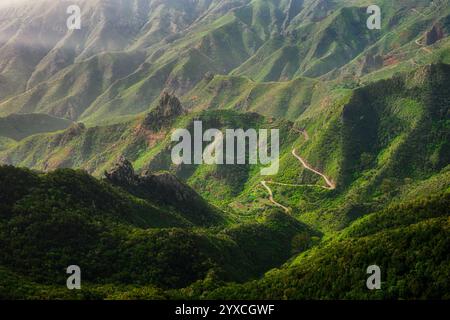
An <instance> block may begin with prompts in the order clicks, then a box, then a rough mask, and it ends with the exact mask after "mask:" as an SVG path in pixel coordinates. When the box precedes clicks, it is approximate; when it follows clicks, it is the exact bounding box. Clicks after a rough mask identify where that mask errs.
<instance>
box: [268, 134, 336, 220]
mask: <svg viewBox="0 0 450 320" xmlns="http://www.w3.org/2000/svg"><path fill="white" fill-rule="evenodd" d="M294 130H295V131H297V132H299V133H301V134H302V135H303V136H304V137H305V139H306V140H309V136H308V133H307V132H306V131H305V130H298V129H294ZM292 155H293V156H294V157H295V158H297V160H298V161H300V163H301V164H302V166H303V167H304V168H305V169H306V170H309V171H311V172H314V173H315V174H317V175H319V176H321V177H322V178H323V179H324V180H325V183H326V184H327V186H318V185H315V184H290V183H281V182H273V181H265V180H263V181H261V185H262V186H263V187H264V188H265V189H266V190H267V193H268V194H269V201H270V202H272V203H273V204H274V205H276V206H277V207H280V208H282V209H283V210H284V211H285V212H286V213H288V214H290V211H291V210H290V209H289V208H288V207H286V206H283V205H282V204H281V203H279V202H276V201H275V199H274V198H273V192H272V189H270V187H269V186H268V184H274V185H279V186H287V187H319V188H323V189H327V190H334V189H336V184H335V183H334V182H333V181H332V180H331V179H329V178H328V177H327V176H326V175H324V174H323V173H322V172H320V171H318V170H316V169H314V168H313V167H311V166H310V165H309V164H308V162H307V161H306V160H305V159H303V158H302V157H300V156H299V155H298V154H297V153H296V151H295V148H293V149H292Z"/></svg>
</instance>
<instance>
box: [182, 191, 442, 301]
mask: <svg viewBox="0 0 450 320" xmlns="http://www.w3.org/2000/svg"><path fill="white" fill-rule="evenodd" d="M448 208H449V192H448V191H447V192H445V193H441V194H436V195H433V196H429V197H427V198H422V199H420V200H415V201H413V202H408V203H404V204H402V205H399V206H394V207H391V208H388V209H386V210H384V211H382V212H376V213H373V214H371V215H369V216H368V217H367V218H366V219H363V220H361V221H358V223H356V224H355V225H354V226H352V227H350V228H349V230H348V232H347V233H346V234H345V235H343V236H342V237H340V238H339V239H336V240H333V241H329V242H328V243H324V244H323V245H321V246H320V247H319V248H317V249H316V250H312V251H311V252H308V253H309V254H304V255H300V256H298V257H297V258H296V259H295V261H293V262H292V263H291V264H288V265H286V266H285V267H283V268H281V269H279V270H273V271H271V272H269V273H267V274H266V275H265V277H264V278H262V279H261V280H258V281H253V282H249V283H246V284H244V285H227V286H224V287H222V288H218V289H216V290H214V287H211V286H210V287H209V288H208V287H207V286H202V285H201V284H197V285H196V287H195V289H196V290H195V291H194V290H192V289H188V290H185V291H184V290H183V291H182V294H187V295H189V294H190V293H192V292H195V294H196V295H195V296H194V297H195V298H204V299H223V298H226V299H261V298H265V299H311V298H313V299H448V298H449V296H448V292H449V284H448V281H446V280H445V279H446V278H447V277H448V275H449V272H450V270H449V260H450V256H449V251H448V248H449V245H450V243H449V238H448V233H449V231H450V229H449V228H450V220H449V214H450V212H449V209H448ZM418 239H420V241H419V240H418ZM373 264H376V265H378V266H379V267H380V268H381V272H382V275H381V276H382V278H381V279H382V285H381V290H373V291H371V290H367V287H366V279H367V274H366V269H367V267H368V266H369V265H373ZM430 270H433V271H432V272H429V271H430ZM216 287H217V286H216Z"/></svg>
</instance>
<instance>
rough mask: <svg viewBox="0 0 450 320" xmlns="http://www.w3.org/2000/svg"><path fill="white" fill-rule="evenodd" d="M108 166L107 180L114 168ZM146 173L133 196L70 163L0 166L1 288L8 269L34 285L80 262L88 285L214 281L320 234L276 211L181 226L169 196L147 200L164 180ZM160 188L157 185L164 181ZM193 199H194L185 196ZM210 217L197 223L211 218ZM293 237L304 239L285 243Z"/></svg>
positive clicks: (244, 273)
mask: <svg viewBox="0 0 450 320" xmlns="http://www.w3.org/2000/svg"><path fill="white" fill-rule="evenodd" d="M123 169H124V168H122V170H123ZM125 171H126V170H125ZM125 171H124V170H123V171H122V174H123V173H124V172H125ZM115 174H116V175H114V174H112V175H109V178H110V179H112V177H115V178H118V176H120V175H119V173H118V172H117V171H116V172H115ZM121 176H122V177H123V175H121ZM129 178H131V179H137V177H136V176H130V177H129ZM152 178H153V177H147V178H146V177H141V179H142V180H141V181H142V182H138V183H137V184H136V185H135V186H133V189H132V191H133V192H134V193H136V194H138V193H140V192H139V189H143V193H142V192H141V193H140V195H141V196H143V198H137V197H136V196H132V195H130V194H129V193H127V192H125V191H124V190H123V189H121V188H117V187H114V186H112V185H110V184H109V183H107V182H105V181H98V180H96V179H94V178H92V177H90V176H89V175H87V174H86V173H83V172H79V171H73V170H68V169H64V170H57V171H55V172H52V173H48V174H45V175H44V174H36V173H33V172H31V171H29V170H25V169H17V168H13V167H6V166H3V167H0V181H1V183H0V197H1V198H0V200H1V202H0V203H1V205H0V246H1V248H2V255H1V257H0V265H1V266H2V267H0V273H1V274H2V275H3V274H4V273H5V272H6V273H7V277H5V278H4V277H1V278H0V288H1V287H3V286H5V285H7V284H8V281H9V279H10V277H11V274H10V273H9V272H8V269H9V270H14V272H15V274H18V275H19V276H24V277H29V278H32V279H33V281H34V282H35V283H37V284H39V285H45V284H48V285H51V286H52V287H58V284H59V283H62V284H63V283H65V280H64V279H65V277H66V274H65V272H61V271H63V270H64V268H66V267H67V266H68V265H71V264H77V265H79V266H81V267H82V268H83V279H84V280H85V281H86V283H87V284H88V285H89V284H96V285H101V284H111V283H118V284H122V285H127V284H134V285H136V284H138V283H140V284H142V285H157V286H160V287H163V288H173V287H182V286H186V285H188V284H190V283H192V282H193V281H195V280H200V279H203V278H204V277H205V276H206V275H207V274H208V273H212V272H213V273H216V274H217V275H219V276H220V278H221V279H223V280H227V281H244V280H247V279H250V278H254V277H256V276H259V275H261V274H262V273H263V272H264V271H266V270H268V269H269V268H272V267H274V266H276V265H278V264H280V263H282V262H284V261H285V260H286V259H288V258H289V257H290V256H291V255H292V254H293V253H294V252H299V251H303V250H305V249H306V248H308V247H309V246H310V245H311V241H312V240H311V236H313V235H314V236H315V235H319V234H318V233H316V232H314V231H312V230H311V229H309V228H308V227H306V226H305V225H303V224H301V223H299V222H298V221H296V220H295V219H293V218H291V217H289V216H286V215H285V214H283V213H279V212H270V211H269V212H267V213H266V215H265V217H264V218H262V219H261V220H260V221H259V222H253V223H252V224H243V225H235V226H233V227H231V228H225V227H224V226H223V225H222V226H220V224H217V213H216V216H215V217H216V218H215V219H216V221H215V222H216V224H213V225H214V228H212V229H200V228H189V227H192V226H195V225H196V224H195V223H191V222H190V221H189V220H188V219H186V218H184V217H187V215H186V214H185V212H181V211H178V209H174V206H175V207H176V204H175V205H172V206H171V207H170V208H169V207H166V206H161V204H159V205H155V202H154V201H153V200H154V199H155V196H154V194H150V193H148V192H149V191H151V190H150V189H149V188H150V187H151V186H152V187H153V188H155V189H156V191H153V192H162V190H161V189H160V187H161V183H163V181H162V180H160V181H154V180H152ZM112 180H114V181H115V182H116V183H117V181H118V180H117V179H112ZM12 181H14V183H12ZM144 184H145V185H144ZM179 185H180V184H179ZM164 186H165V188H166V190H164V191H166V192H167V191H168V190H167V189H168V188H171V187H173V186H170V185H169V184H167V183H165V184H164ZM129 187H130V186H129V185H128V186H127V188H129ZM184 189H185V190H187V189H188V187H186V186H184ZM179 191H180V190H179V189H177V190H175V189H174V190H173V191H172V193H173V194H177V193H178V192H179ZM192 192H193V191H190V193H191V196H192ZM163 195H165V194H163ZM150 199H151V200H152V201H150ZM194 201H195V197H193V199H191V202H190V203H191V204H193V202H194ZM172 204H173V203H172ZM187 206H188V203H185V207H187ZM185 209H187V208H185ZM192 209H195V213H197V216H195V215H194V212H192V214H191V216H190V217H191V218H192V220H202V223H201V224H200V225H203V223H205V221H204V220H205V211H203V212H201V211H198V209H199V208H198V206H197V207H193V208H192ZM210 217H214V215H210ZM211 221H213V220H211V218H210V219H209V222H207V223H206V224H207V225H210V226H211ZM175 226H178V227H184V228H183V229H182V228H175ZM197 226H199V225H197ZM299 236H301V237H302V239H303V241H302V242H299V243H298V244H296V243H293V242H292V239H293V238H295V237H299ZM4 268H6V271H5V270H4ZM13 276H14V275H13ZM5 282H6V283H5ZM39 285H37V287H38V288H39ZM38 288H36V289H38ZM119 288H120V286H119ZM49 289H51V288H49ZM0 292H1V294H2V296H3V295H5V292H4V291H3V290H0ZM13 292H15V290H13ZM22 294H23V293H22ZM11 296H14V295H13V294H12V293H10V294H6V297H11Z"/></svg>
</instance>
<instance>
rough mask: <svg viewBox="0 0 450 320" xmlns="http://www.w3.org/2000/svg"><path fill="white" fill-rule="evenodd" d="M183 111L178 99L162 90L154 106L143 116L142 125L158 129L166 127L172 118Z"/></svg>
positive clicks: (150, 128) (154, 129)
mask: <svg viewBox="0 0 450 320" xmlns="http://www.w3.org/2000/svg"><path fill="white" fill-rule="evenodd" d="M185 112H186V111H185V110H184V108H183V106H182V105H181V102H180V100H178V98H177V97H176V96H175V95H172V94H170V93H168V92H164V93H163V94H162V95H161V98H160V99H159V103H158V105H157V106H156V108H155V109H153V110H152V111H150V112H149V113H148V114H147V116H146V117H145V120H144V122H143V125H144V127H145V128H146V129H149V130H152V131H159V130H161V129H162V128H166V127H168V126H169V125H170V124H171V123H172V122H173V120H175V119H176V118H177V117H178V116H180V115H182V114H184V113H185Z"/></svg>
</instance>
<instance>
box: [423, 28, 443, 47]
mask: <svg viewBox="0 0 450 320" xmlns="http://www.w3.org/2000/svg"><path fill="white" fill-rule="evenodd" d="M442 38H444V29H442V26H441V25H440V24H435V25H434V26H433V28H431V30H430V31H428V32H427V33H426V34H425V44H426V45H427V46H430V45H432V44H434V43H436V42H438V41H439V40H441V39H442Z"/></svg>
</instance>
